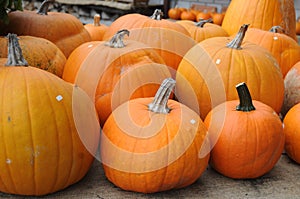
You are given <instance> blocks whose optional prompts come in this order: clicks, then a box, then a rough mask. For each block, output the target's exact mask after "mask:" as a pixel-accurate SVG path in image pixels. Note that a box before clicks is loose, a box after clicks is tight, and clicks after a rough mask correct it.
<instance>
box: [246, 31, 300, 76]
mask: <svg viewBox="0 0 300 199" xmlns="http://www.w3.org/2000/svg"><path fill="white" fill-rule="evenodd" d="M282 32H284V30H282V28H281V27H280V26H273V27H272V28H271V29H270V30H269V31H266V30H261V29H257V28H249V30H248V31H247V34H246V35H245V39H244V40H245V41H249V42H253V43H255V44H257V45H259V46H262V47H264V48H265V49H267V50H268V51H269V52H270V53H271V54H272V55H273V56H274V57H275V58H276V60H277V61H278V63H279V66H280V68H281V72H282V75H283V77H285V75H286V73H287V72H288V71H289V70H290V68H291V67H292V66H293V65H295V63H297V62H298V61H300V46H299V44H298V43H297V42H296V41H295V40H294V39H292V38H291V37H289V36H287V35H285V34H282Z"/></svg>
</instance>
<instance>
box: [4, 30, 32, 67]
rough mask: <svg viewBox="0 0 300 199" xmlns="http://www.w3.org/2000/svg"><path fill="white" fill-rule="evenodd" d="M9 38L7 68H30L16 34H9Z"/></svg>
mask: <svg viewBox="0 0 300 199" xmlns="http://www.w3.org/2000/svg"><path fill="white" fill-rule="evenodd" d="M7 38H8V57H7V62H6V64H5V66H28V62H27V61H26V60H25V59H24V57H23V54H22V49H21V47H20V44H19V41H18V37H17V35H16V34H11V33H9V34H8V35H7Z"/></svg>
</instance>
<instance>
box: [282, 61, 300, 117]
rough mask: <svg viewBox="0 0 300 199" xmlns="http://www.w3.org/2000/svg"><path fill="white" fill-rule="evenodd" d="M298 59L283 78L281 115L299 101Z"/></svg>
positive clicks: (299, 77) (299, 66)
mask: <svg viewBox="0 0 300 199" xmlns="http://www.w3.org/2000/svg"><path fill="white" fill-rule="evenodd" d="M299 91H300V61H299V62H297V63H296V64H295V65H294V66H293V67H292V68H291V69H290V70H289V71H288V72H287V74H286V76H285V78H284V100H283V105H282V109H281V112H280V113H281V115H282V117H283V118H284V117H285V114H286V113H287V112H288V111H289V110H290V109H291V108H292V107H293V106H294V105H296V104H298V103H300V92H299Z"/></svg>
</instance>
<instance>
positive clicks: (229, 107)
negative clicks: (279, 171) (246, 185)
mask: <svg viewBox="0 0 300 199" xmlns="http://www.w3.org/2000/svg"><path fill="white" fill-rule="evenodd" d="M233 90H234V89H233ZM225 103H226V104H225V105H223V104H222V105H219V106H216V107H215V108H214V109H213V110H212V111H211V112H210V113H209V114H208V115H207V117H206V118H205V120H204V123H205V125H206V127H207V128H209V129H210V130H209V137H210V139H211V142H215V140H216V139H217V142H216V144H215V145H214V146H213V149H212V150H211V158H210V165H211V166H212V167H213V168H214V169H215V170H217V171H218V172H220V173H222V174H223V175H225V176H227V177H230V178H235V179H248V178H257V177H260V176H262V175H264V174H265V173H267V172H269V171H270V170H271V169H272V168H273V167H274V165H275V164H276V163H277V162H278V160H279V158H280V156H281V153H282V151H283V148H284V134H283V127H282V122H281V120H280V119H279V117H278V115H277V114H276V113H275V112H274V110H273V109H272V108H271V107H269V106H267V105H265V104H263V103H261V102H259V101H255V100H253V105H254V107H255V108H256V110H253V111H250V112H243V111H237V110H236V106H237V105H238V104H239V101H238V100H233V101H227V102H225ZM220 116H221V117H222V116H224V123H222V122H219V121H217V120H212V117H214V118H218V117H220ZM209 126H210V127H209Z"/></svg>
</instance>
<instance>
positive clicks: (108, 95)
mask: <svg viewBox="0 0 300 199" xmlns="http://www.w3.org/2000/svg"><path fill="white" fill-rule="evenodd" d="M128 34H129V31H128V30H120V31H118V32H117V33H116V34H115V36H114V37H113V38H112V39H111V40H110V41H109V42H105V41H103V42H100V41H94V42H87V43H85V44H82V45H81V46H79V47H78V48H76V49H75V50H74V51H73V52H72V54H71V55H70V57H69V58H68V60H67V63H66V65H65V69H64V73H63V79H64V80H65V81H68V82H71V83H75V84H76V85H78V86H79V87H81V88H82V89H83V90H85V91H86V92H87V93H88V95H89V96H90V97H91V99H92V100H93V101H95V106H96V109H97V112H98V115H99V118H100V122H101V125H102V126H103V124H104V122H105V121H106V119H107V117H108V116H109V115H110V114H111V112H112V110H114V109H115V108H116V107H117V106H118V105H120V104H121V103H123V102H125V101H127V100H129V99H131V98H137V97H149V96H153V95H154V94H155V92H156V90H157V88H158V87H159V86H158V84H159V83H158V82H161V81H162V79H165V78H167V77H170V72H169V70H168V68H167V66H166V65H165V64H164V61H163V59H162V58H161V57H160V56H159V55H158V54H157V53H156V52H155V50H154V49H152V48H151V47H149V46H147V45H145V44H143V43H140V42H137V41H134V40H127V41H126V43H125V41H123V40H124V36H125V35H128ZM123 89H124V90H123Z"/></svg>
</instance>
